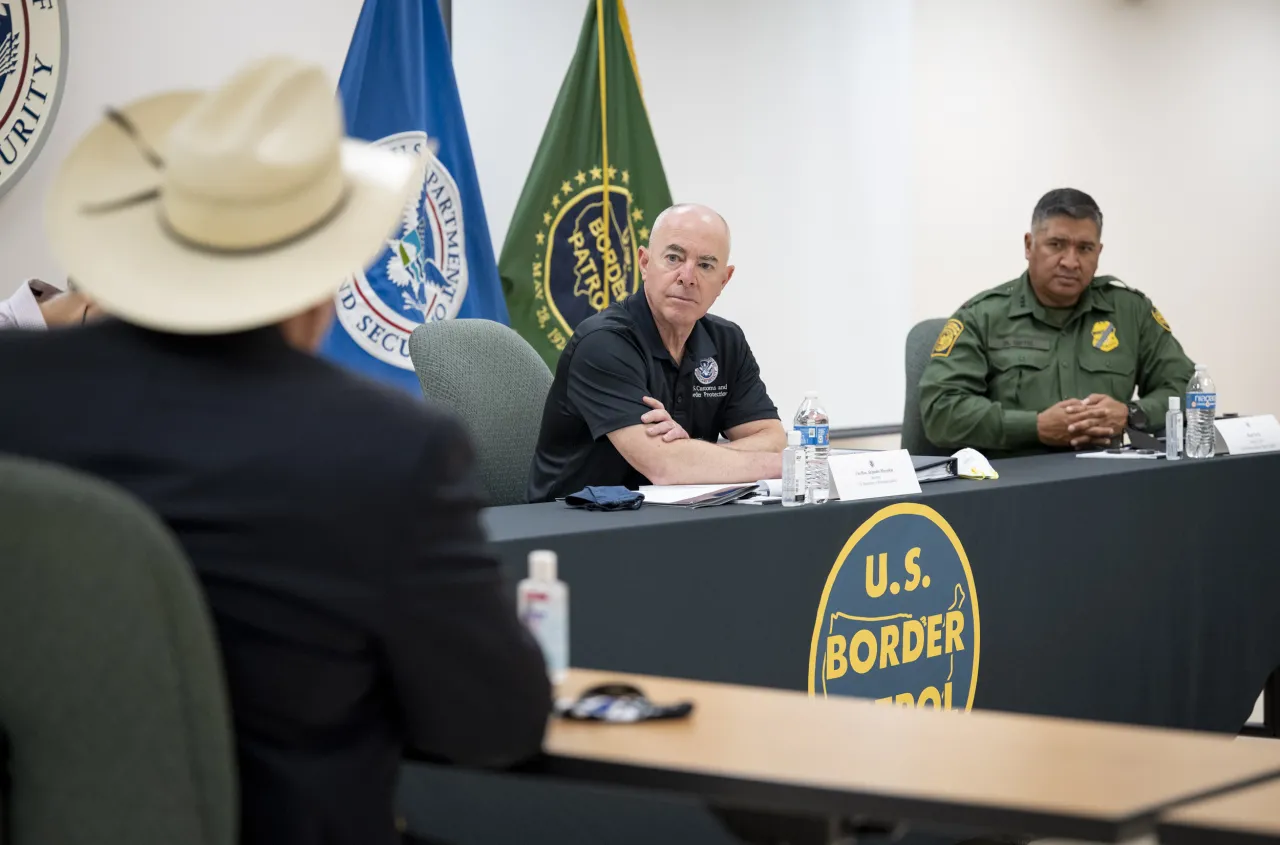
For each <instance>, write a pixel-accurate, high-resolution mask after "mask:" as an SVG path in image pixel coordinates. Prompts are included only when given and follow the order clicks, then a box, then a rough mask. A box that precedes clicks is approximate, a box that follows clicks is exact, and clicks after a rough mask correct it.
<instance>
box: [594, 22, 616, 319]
mask: <svg viewBox="0 0 1280 845" xmlns="http://www.w3.org/2000/svg"><path fill="white" fill-rule="evenodd" d="M596 52H597V53H598V54H599V58H600V61H599V64H600V157H601V159H603V161H601V168H602V169H603V170H604V174H603V176H604V178H603V179H602V180H601V182H602V184H603V186H604V204H603V205H602V206H601V207H600V212H601V214H602V215H603V217H602V219H603V220H604V255H602V256H600V260H601V261H603V262H604V268H603V269H604V271H605V287H604V291H605V302H608V301H609V285H608V278H609V277H608V270H609V263H608V262H609V242H610V236H611V235H612V234H613V233H612V232H610V231H609V207H610V206H612V205H613V198H612V197H611V196H609V116H608V115H609V109H608V105H609V102H608V97H606V92H607V91H608V86H607V85H606V84H605V74H604V0H596Z"/></svg>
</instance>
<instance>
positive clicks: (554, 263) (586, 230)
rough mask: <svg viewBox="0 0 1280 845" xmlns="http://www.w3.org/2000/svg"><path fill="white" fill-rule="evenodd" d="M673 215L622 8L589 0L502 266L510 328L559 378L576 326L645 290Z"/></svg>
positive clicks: (613, 1) (611, 0)
mask: <svg viewBox="0 0 1280 845" xmlns="http://www.w3.org/2000/svg"><path fill="white" fill-rule="evenodd" d="M606 197H608V202H606V201H605V198H606ZM669 205H671V192H670V191H668V190H667V177H666V174H665V173H664V172H663V170H662V160H661V159H660V158H659V157H658V146H657V144H656V143H655V142H654V140H653V131H652V130H651V129H650V128H649V116H648V114H647V113H646V112H645V108H644V99H643V97H642V95H641V91H640V75H639V73H638V72H637V71H636V63H635V52H634V50H633V49H632V46H631V32H630V27H629V25H628V23H627V12H626V9H625V8H624V7H623V5H622V0H591V2H590V4H589V5H588V7H587V15H586V19H585V20H584V21H583V23H582V33H581V35H579V37H578V48H577V51H576V52H575V53H574V57H573V63H572V64H571V65H570V66H569V72H568V74H566V76H565V79H564V83H563V84H562V85H561V86H560V94H559V96H558V97H556V104H555V108H554V109H553V110H552V112H551V119H550V120H549V121H547V128H546V130H545V131H544V132H543V133H542V142H541V144H540V145H539V146H538V154H537V156H536V157H535V158H534V160H533V167H532V168H531V169H530V171H529V178H528V180H527V181H526V182H525V185H524V191H523V193H522V194H521V195H520V202H519V203H518V204H517V205H516V212H515V216H514V217H513V218H512V221H511V228H510V229H509V230H508V231H507V239H506V243H505V244H504V245H503V247H502V255H501V257H500V258H499V259H498V271H499V273H500V274H501V276H502V289H503V292H504V294H505V295H506V298H507V309H508V311H509V312H510V315H511V326H512V328H514V329H516V330H517V331H518V332H520V334H522V335H523V336H524V338H525V340H527V341H528V342H529V343H530V344H531V345H532V346H533V348H534V349H536V350H537V351H538V353H539V354H540V355H541V356H542V357H543V359H544V360H545V361H546V362H547V365H548V366H550V367H551V368H552V369H553V370H554V369H555V364H556V359H557V358H559V356H560V351H561V350H562V349H564V346H565V343H567V342H568V339H569V336H570V335H572V334H573V329H574V327H575V326H577V325H578V323H580V322H582V321H583V320H584V319H586V318H587V317H589V316H591V315H592V314H598V313H599V312H601V311H603V310H604V309H605V308H607V307H609V305H610V304H611V303H614V302H617V301H618V300H621V299H625V298H626V297H627V296H630V295H631V294H633V293H635V292H636V291H637V290H639V288H640V266H639V262H638V260H637V257H636V248H637V247H638V246H641V245H643V244H644V243H646V242H647V241H648V238H649V227H650V226H652V225H653V219H654V218H655V217H656V216H657V215H658V213H659V212H660V211H662V210H663V209H664V208H666V207H667V206H669Z"/></svg>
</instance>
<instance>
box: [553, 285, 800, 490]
mask: <svg viewBox="0 0 1280 845" xmlns="http://www.w3.org/2000/svg"><path fill="white" fill-rule="evenodd" d="M684 350H685V351H684V360H682V361H679V362H676V361H673V360H672V359H671V354H670V353H669V352H667V349H666V347H665V346H663V345H662V339H661V338H660V337H659V336H658V327H657V325H655V324H654V322H653V312H652V311H650V310H649V302H648V300H647V299H646V298H645V295H644V291H643V289H641V290H640V291H637V292H636V293H635V294H634V295H632V296H629V297H627V298H626V299H624V300H623V301H622V302H616V303H614V304H613V305H611V306H609V307H608V308H606V309H605V310H604V311H602V312H600V313H599V314H596V315H595V316H593V317H588V318H587V319H586V320H583V321H582V322H581V323H580V324H579V325H578V328H577V329H576V330H575V331H574V334H573V337H572V338H571V339H570V340H569V345H568V346H566V347H565V350H564V352H563V353H561V355H560V362H559V364H558V365H557V366H556V377H555V381H554V383H552V385H551V392H550V394H548V396H547V404H546V407H545V409H544V410H543V413H542V429H541V431H540V433H539V434H538V448H537V451H536V452H534V456H533V467H532V470H531V472H530V476H529V501H531V502H546V501H551V500H553V499H556V498H559V497H562V496H566V495H568V494H570V493H576V492H577V491H579V490H581V489H582V488H583V487H586V486H587V485H622V486H626V487H630V488H632V489H635V488H636V487H639V486H640V485H642V484H648V483H649V481H648V479H646V478H645V477H644V476H643V475H641V474H640V473H639V472H637V471H636V470H635V469H633V468H632V467H631V465H630V464H628V463H627V461H626V459H625V458H623V457H622V455H620V454H619V453H618V450H617V449H615V448H614V447H613V444H612V443H610V442H609V437H608V435H609V433H610V432H612V431H617V430H619V429H623V428H626V427H628V426H632V425H640V424H641V422H640V417H641V416H643V415H644V414H646V413H647V412H649V411H651V410H652V408H650V407H649V406H648V405H646V404H644V402H643V401H642V400H643V397H645V396H652V397H653V398H655V399H657V400H658V401H660V402H662V404H663V405H665V406H666V408H667V411H668V412H669V413H670V414H671V416H672V418H673V419H674V420H675V421H676V422H678V423H679V424H680V425H681V427H683V428H684V430H685V431H687V432H688V433H689V436H690V437H694V438H697V439H699V440H705V441H707V442H708V443H715V442H716V441H717V440H719V438H720V435H721V434H722V433H724V432H726V431H728V430H729V429H731V428H734V427H736V426H739V425H742V424H743V423H749V422H754V421H756V420H775V419H777V418H778V409H777V408H776V407H775V406H774V404H773V402H772V401H771V400H770V399H769V394H768V392H767V391H766V390H765V386H764V382H763V381H761V380H760V368H759V367H758V366H757V365H756V359H755V356H753V355H752V354H751V347H750V346H748V345H747V339H746V337H745V336H744V335H743V333H742V329H740V328H738V326H737V324H735V323H731V322H729V321H728V320H725V319H722V318H720V317H715V316H712V315H710V314H708V315H707V316H705V317H703V318H702V319H701V320H699V321H698V322H697V324H696V325H695V326H694V327H693V333H692V334H691V335H689V340H688V341H687V342H686V343H685V347H684Z"/></svg>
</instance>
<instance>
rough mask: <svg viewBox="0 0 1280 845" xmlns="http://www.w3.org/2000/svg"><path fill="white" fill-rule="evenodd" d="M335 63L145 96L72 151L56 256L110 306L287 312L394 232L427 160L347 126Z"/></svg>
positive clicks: (176, 325) (216, 319) (160, 314)
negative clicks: (360, 137)
mask: <svg viewBox="0 0 1280 845" xmlns="http://www.w3.org/2000/svg"><path fill="white" fill-rule="evenodd" d="M344 134H345V133H344V131H343V118H342V109H341V106H340V105H339V103H338V102H337V100H336V98H335V96H334V87H333V85H332V83H331V82H330V80H329V79H328V78H327V76H326V74H325V73H324V72H323V71H322V70H321V69H320V68H319V67H316V66H313V65H310V64H305V63H302V62H299V61H295V60H293V59H289V58H280V57H273V58H268V59H264V60H262V61H259V62H256V63H254V64H252V65H250V66H248V67H246V68H245V69H244V70H242V71H240V72H239V73H238V74H236V75H235V76H234V77H232V78H231V80H230V81H228V82H227V83H226V84H224V85H223V86H221V87H220V88H218V89H216V90H214V91H211V92H208V93H201V92H192V91H183V92H174V93H167V94H159V95H156V96H153V97H148V98H146V99H143V100H139V101H137V102H135V103H133V104H131V105H129V106H126V107H124V108H122V109H119V110H109V111H108V112H107V117H106V119H104V120H103V121H102V122H100V123H98V124H97V125H96V126H94V127H93V129H91V130H90V131H89V132H88V134H86V135H85V136H84V138H82V139H81V140H80V142H79V143H78V144H77V145H76V147H75V149H74V150H72V152H71V154H70V155H69V156H68V157H67V159H66V161H65V162H63V164H62V167H61V169H60V171H59V172H58V175H57V177H56V178H55V181H54V185H53V189H52V191H51V192H50V195H49V198H48V203H47V206H46V220H45V222H46V226H47V228H48V232H49V237H50V240H51V241H52V244H53V249H54V253H55V255H56V256H57V257H58V258H59V259H60V260H61V262H62V263H63V265H64V269H65V270H66V271H67V273H68V275H70V276H72V277H74V278H75V280H76V284H77V286H78V287H79V288H80V289H81V290H83V291H84V292H85V293H86V294H87V295H88V296H89V297H91V298H92V299H93V300H94V301H95V302H97V303H98V304H100V305H101V306H102V307H103V308H104V309H105V310H106V311H107V312H109V313H111V314H113V315H114V316H116V317H119V318H121V319H123V320H125V321H127V322H130V323H135V324H137V325H140V326H145V327H147V328H152V329H157V330H160V331H166V332H174V333H181V334H208V333H218V332H234V331H241V330H245V329H251V328H255V327H258V326H264V325H268V324H271V323H275V322H278V321H279V320H281V319H284V318H286V317H289V316H292V315H294V314H297V313H299V312H301V311H304V310H306V309H307V308H310V307H312V306H314V305H316V304H318V303H320V302H322V301H324V300H325V299H326V298H327V297H330V296H332V295H333V293H334V292H335V291H336V290H337V288H338V286H339V285H340V284H341V283H342V280H343V278H344V277H345V276H346V275H348V274H351V273H353V272H355V271H357V270H360V269H362V268H363V267H365V266H366V265H367V264H368V263H369V262H371V261H372V260H373V259H374V258H375V257H376V256H377V255H378V253H379V252H381V250H382V249H383V247H384V246H385V244H386V238H387V237H388V235H390V233H391V232H392V230H393V229H394V227H395V226H396V224H397V223H398V221H399V218H400V215H401V214H402V212H403V209H404V206H405V204H406V202H407V201H408V200H409V198H410V194H411V192H412V191H414V190H416V189H417V188H419V187H420V184H421V162H420V161H418V160H417V159H416V158H415V157H413V156H409V155H405V154H403V153H393V152H389V151H387V150H382V149H379V148H377V147H373V146H371V145H369V144H366V143H362V142H357V141H352V140H349V139H346V138H345V137H344Z"/></svg>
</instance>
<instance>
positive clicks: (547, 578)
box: [516, 550, 569, 684]
mask: <svg viewBox="0 0 1280 845" xmlns="http://www.w3.org/2000/svg"><path fill="white" fill-rule="evenodd" d="M516 609H517V611H518V613H519V614H520V621H521V622H523V623H524V625H525V627H526V628H528V629H529V631H530V632H531V633H532V634H533V638H534V639H535V640H537V641H538V645H539V646H541V647H542V656H543V658H544V659H545V660H546V661H547V675H548V676H549V677H550V678H551V683H553V684H559V683H560V682H561V681H563V680H564V678H565V673H566V672H567V671H568V669H569V587H568V586H567V585H566V584H565V583H564V582H563V581H560V580H557V579H556V553H555V552H549V551H545V550H539V551H533V552H529V577H528V578H525V579H524V580H522V581H521V582H520V583H519V585H517V587H516Z"/></svg>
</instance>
